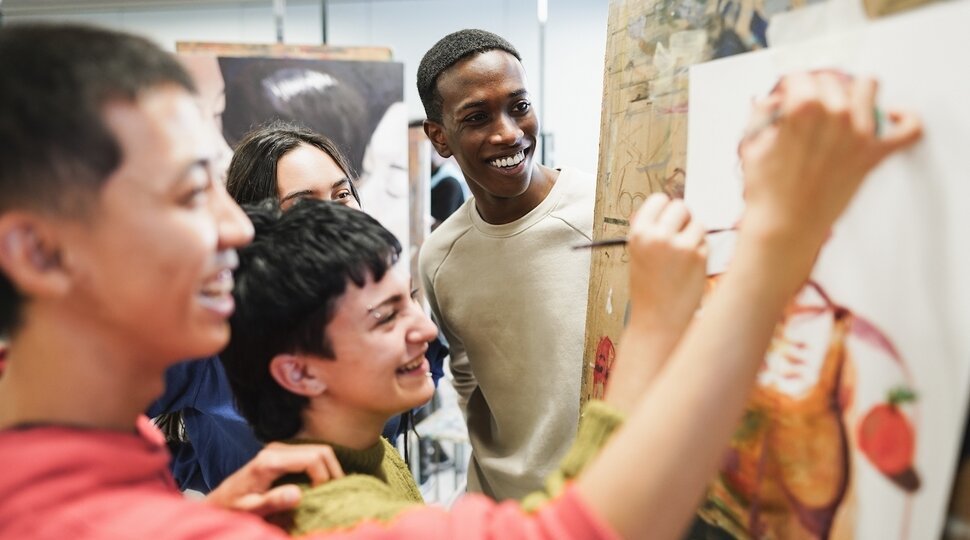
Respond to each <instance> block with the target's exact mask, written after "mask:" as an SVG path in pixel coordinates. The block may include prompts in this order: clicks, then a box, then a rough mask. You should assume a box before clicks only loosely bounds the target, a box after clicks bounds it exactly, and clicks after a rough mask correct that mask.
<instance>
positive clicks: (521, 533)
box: [306, 486, 619, 540]
mask: <svg viewBox="0 0 970 540" xmlns="http://www.w3.org/2000/svg"><path fill="white" fill-rule="evenodd" d="M306 538H320V539H323V538H326V539H327V540H338V539H339V540H390V539H403V538H422V539H425V540H437V539H441V540H446V539H452V538H463V539H468V540H486V539H499V538H501V539H503V540H506V539H508V540H573V539H575V540H599V539H602V540H607V539H609V540H612V539H614V538H619V537H618V536H617V535H616V534H615V533H614V532H613V531H612V529H610V528H609V526H608V525H607V524H605V523H604V522H603V521H602V520H601V519H600V518H599V517H598V516H596V515H595V514H594V513H593V512H592V510H590V509H589V508H588V507H587V506H586V504H585V503H584V502H583V501H582V499H581V498H580V496H579V493H578V492H577V491H576V489H575V487H573V486H570V487H568V488H567V489H566V490H565V491H564V492H563V493H562V495H560V496H559V497H558V498H556V499H555V500H554V501H552V502H550V503H548V504H546V505H545V506H543V507H542V508H541V509H540V510H538V511H536V512H534V513H531V514H530V513H526V512H524V511H523V510H522V508H521V507H520V506H519V505H518V503H516V502H514V501H506V502H503V503H496V502H495V501H492V500H491V499H489V498H487V497H485V496H482V495H477V494H470V495H466V496H465V497H463V498H462V499H460V500H459V501H458V502H457V503H456V504H455V505H454V506H453V507H452V509H451V511H447V510H445V509H443V508H438V507H432V506H424V507H416V508H414V509H411V510H407V511H405V512H402V513H401V514H400V515H399V516H397V517H396V518H395V519H394V520H393V521H391V522H389V523H380V522H376V521H368V522H365V523H362V524H360V525H358V526H356V527H354V528H353V529H349V530H346V531H343V532H341V533H329V534H325V535H319V536H318V535H317V534H313V535H310V536H308V537H306Z"/></svg>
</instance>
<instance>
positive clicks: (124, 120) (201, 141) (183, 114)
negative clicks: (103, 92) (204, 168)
mask: <svg viewBox="0 0 970 540" xmlns="http://www.w3.org/2000/svg"><path fill="white" fill-rule="evenodd" d="M103 111H104V112H103V118H104V121H105V124H106V125H107V127H108V129H109V130H110V131H111V132H112V135H114V137H115V139H116V141H117V143H118V146H119V147H120V149H121V154H122V162H121V166H120V167H119V169H131V168H136V169H137V168H141V167H148V166H150V167H153V169H152V170H151V172H152V173H157V174H159V175H163V174H165V173H167V172H169V170H171V171H172V172H174V171H175V170H176V169H178V168H181V167H185V166H187V165H189V164H191V163H192V162H194V161H198V160H200V159H206V158H208V157H209V156H211V155H212V144H211V140H210V138H209V137H207V136H206V132H205V124H204V122H203V119H202V113H201V111H200V109H199V105H198V102H197V100H196V97H195V96H194V95H193V94H191V93H189V92H188V91H187V90H185V89H184V88H181V87H178V86H175V85H163V86H158V87H154V88H149V89H147V90H144V91H142V92H141V93H140V94H139V95H138V97H137V98H136V99H135V100H134V101H113V102H109V103H107V104H105V106H104V108H103Z"/></svg>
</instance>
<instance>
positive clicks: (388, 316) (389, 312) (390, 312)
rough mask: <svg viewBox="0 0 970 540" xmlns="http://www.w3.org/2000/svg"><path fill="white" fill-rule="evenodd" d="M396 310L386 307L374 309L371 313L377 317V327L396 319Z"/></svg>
mask: <svg viewBox="0 0 970 540" xmlns="http://www.w3.org/2000/svg"><path fill="white" fill-rule="evenodd" d="M398 313H399V312H398V310H397V309H396V308H391V307H386V308H383V309H379V310H375V311H374V312H372V313H371V315H372V316H373V317H374V318H375V319H377V325H376V326H377V327H381V326H386V325H388V324H390V323H392V322H394V319H397V316H398Z"/></svg>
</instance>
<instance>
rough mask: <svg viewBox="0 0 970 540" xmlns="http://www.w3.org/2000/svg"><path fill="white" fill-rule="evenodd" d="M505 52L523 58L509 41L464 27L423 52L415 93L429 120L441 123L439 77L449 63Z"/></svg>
mask: <svg viewBox="0 0 970 540" xmlns="http://www.w3.org/2000/svg"><path fill="white" fill-rule="evenodd" d="M494 50H499V51H505V52H507V53H509V54H511V55H512V56H514V57H515V58H516V60H519V61H520V62H521V61H522V56H520V55H519V51H517V50H515V47H513V46H512V44H511V43H509V42H508V41H506V40H505V39H503V38H502V37H501V36H497V35H495V34H493V33H491V32H486V31H485V30H476V29H465V30H459V31H457V32H453V33H451V34H448V35H447V36H445V37H443V38H441V39H440V40H439V41H438V42H437V43H435V44H434V46H432V47H431V48H430V49H429V50H428V52H426V53H424V57H423V58H422V59H421V64H419V65H418V95H420V96H421V103H422V104H423V105H424V113H425V115H427V117H428V120H431V121H433V122H438V123H441V94H440V93H438V78H439V77H440V76H441V74H442V73H444V72H445V71H447V70H448V68H450V67H451V66H453V65H455V64H457V63H458V62H459V61H460V60H463V59H465V58H467V57H469V56H471V55H473V54H480V53H483V52H488V51H494Z"/></svg>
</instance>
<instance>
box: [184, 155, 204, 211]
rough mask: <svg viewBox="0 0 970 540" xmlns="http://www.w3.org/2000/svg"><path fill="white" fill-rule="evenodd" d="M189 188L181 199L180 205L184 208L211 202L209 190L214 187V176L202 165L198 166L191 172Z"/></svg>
mask: <svg viewBox="0 0 970 540" xmlns="http://www.w3.org/2000/svg"><path fill="white" fill-rule="evenodd" d="M187 183H188V184H189V186H188V187H187V188H186V190H185V192H184V193H182V195H181V196H180V197H179V203H180V204H182V205H183V206H188V207H197V206H201V205H203V204H205V203H206V201H208V200H209V188H210V187H212V175H210V174H209V171H208V169H207V168H206V167H205V166H204V165H202V164H199V165H196V166H194V167H192V168H191V169H190V170H189V174H188V182H187Z"/></svg>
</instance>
